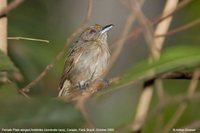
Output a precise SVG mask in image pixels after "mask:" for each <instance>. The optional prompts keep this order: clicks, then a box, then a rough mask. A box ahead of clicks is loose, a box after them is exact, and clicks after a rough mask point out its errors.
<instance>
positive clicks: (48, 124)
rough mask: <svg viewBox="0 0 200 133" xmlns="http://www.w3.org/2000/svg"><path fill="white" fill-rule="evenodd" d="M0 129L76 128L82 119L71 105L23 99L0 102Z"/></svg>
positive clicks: (54, 101)
mask: <svg viewBox="0 0 200 133" xmlns="http://www.w3.org/2000/svg"><path fill="white" fill-rule="evenodd" d="M0 106H1V110H0V118H1V119H0V127H4V128H9V127H10V128H12V127H15V128H30V127H31V128H64V127H68V128H72V127H73V128H78V127H80V126H81V125H82V123H83V119H82V115H81V114H80V112H78V111H77V110H76V109H75V108H74V107H73V106H72V105H70V104H66V103H62V102H59V101H56V100H47V99H46V100H45V99H37V100H31V101H27V99H24V98H19V97H18V98H17V97H15V98H13V99H12V100H10V99H8V100H3V101H0Z"/></svg>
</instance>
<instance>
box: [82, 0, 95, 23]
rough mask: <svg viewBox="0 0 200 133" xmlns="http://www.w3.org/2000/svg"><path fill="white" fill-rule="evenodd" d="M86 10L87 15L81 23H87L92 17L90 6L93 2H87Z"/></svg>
mask: <svg viewBox="0 0 200 133" xmlns="http://www.w3.org/2000/svg"><path fill="white" fill-rule="evenodd" d="M87 3H88V9H87V15H86V16H85V19H84V22H83V23H85V24H86V23H88V22H89V20H90V18H91V16H92V5H93V0H88V2H87Z"/></svg>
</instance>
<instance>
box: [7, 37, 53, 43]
mask: <svg viewBox="0 0 200 133" xmlns="http://www.w3.org/2000/svg"><path fill="white" fill-rule="evenodd" d="M7 39H8V40H28V41H36V42H45V43H49V40H44V39H37V38H28V37H7Z"/></svg>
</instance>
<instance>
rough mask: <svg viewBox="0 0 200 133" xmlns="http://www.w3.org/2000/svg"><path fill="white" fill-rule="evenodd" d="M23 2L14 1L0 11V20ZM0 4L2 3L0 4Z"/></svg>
mask: <svg viewBox="0 0 200 133" xmlns="http://www.w3.org/2000/svg"><path fill="white" fill-rule="evenodd" d="M22 2H24V0H14V1H12V2H11V3H10V4H9V5H8V6H7V7H4V8H3V9H1V10H0V18H2V17H4V16H6V15H7V14H8V13H9V12H10V11H12V10H13V9H15V8H17V7H18V6H19V5H20V4H22ZM1 4H2V3H1Z"/></svg>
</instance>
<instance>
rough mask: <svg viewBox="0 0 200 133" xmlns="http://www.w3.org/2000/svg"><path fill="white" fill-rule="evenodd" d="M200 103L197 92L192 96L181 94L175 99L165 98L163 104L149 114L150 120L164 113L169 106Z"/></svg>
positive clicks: (199, 95)
mask: <svg viewBox="0 0 200 133" xmlns="http://www.w3.org/2000/svg"><path fill="white" fill-rule="evenodd" d="M195 101H196V102H199V101H200V93H199V92H196V93H194V94H193V95H192V96H188V95H187V94H179V95H176V96H175V97H165V99H164V101H163V102H162V103H158V104H157V105H156V106H155V107H154V109H152V111H151V112H150V113H149V115H148V118H151V117H155V115H157V114H158V113H160V112H162V111H163V110H164V109H166V108H168V107H169V106H173V105H177V104H181V103H185V102H195Z"/></svg>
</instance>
